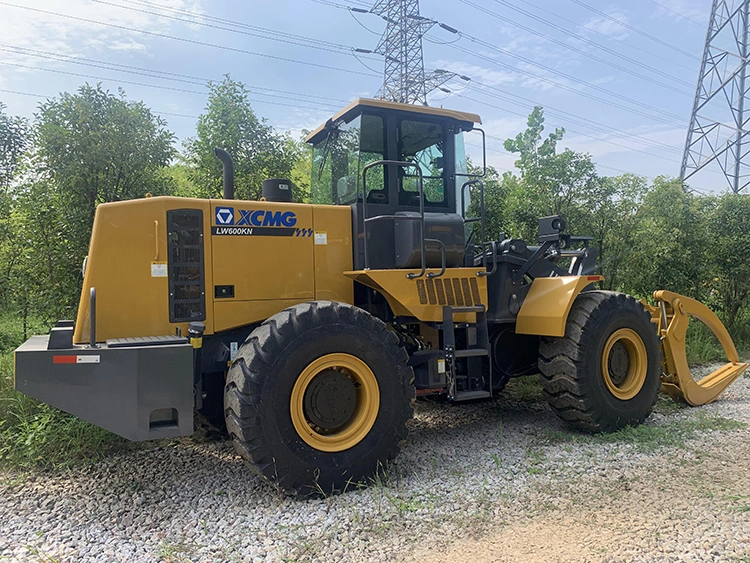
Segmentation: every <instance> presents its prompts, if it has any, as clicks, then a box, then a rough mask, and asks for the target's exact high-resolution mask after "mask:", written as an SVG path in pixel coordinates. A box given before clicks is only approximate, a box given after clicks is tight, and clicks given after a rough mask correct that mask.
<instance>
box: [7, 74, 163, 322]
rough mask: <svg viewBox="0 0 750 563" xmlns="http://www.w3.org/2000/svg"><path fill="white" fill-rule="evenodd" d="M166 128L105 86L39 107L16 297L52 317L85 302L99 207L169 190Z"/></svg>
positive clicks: (18, 205)
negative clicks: (86, 265) (85, 265)
mask: <svg viewBox="0 0 750 563" xmlns="http://www.w3.org/2000/svg"><path fill="white" fill-rule="evenodd" d="M173 139H174V136H173V134H172V133H171V132H170V131H169V130H168V129H167V127H166V123H165V122H164V121H163V120H162V119H161V118H159V117H158V116H155V115H154V114H153V113H152V112H151V110H149V109H148V108H147V107H146V106H145V105H144V104H143V103H141V102H133V101H129V100H128V99H127V98H126V97H125V94H124V92H123V91H122V90H120V91H119V93H118V94H117V95H114V94H111V93H110V92H108V91H106V90H104V89H102V87H101V86H100V85H97V86H90V85H88V84H86V85H84V86H81V87H80V88H79V89H78V91H77V93H75V94H70V93H63V94H61V95H60V96H59V97H58V98H56V99H50V100H47V101H45V102H43V103H42V104H41V105H40V106H39V111H38V113H37V114H36V122H35V126H34V130H33V135H32V141H33V143H34V147H33V151H32V154H33V161H32V164H33V166H30V171H33V174H31V173H30V174H29V178H26V179H25V182H24V183H22V184H19V185H18V186H17V187H16V188H14V193H13V200H14V209H13V213H12V214H11V216H12V217H13V222H14V223H13V225H14V226H13V229H14V233H15V238H14V240H13V241H10V242H9V243H8V244H6V247H5V255H6V260H7V256H8V253H10V254H12V255H13V256H14V258H13V259H12V261H10V262H6V264H12V267H11V268H10V270H8V271H9V272H10V273H9V275H10V277H13V278H15V279H18V280H22V284H21V285H20V286H18V287H15V289H14V295H15V297H14V300H15V301H17V302H21V304H22V306H23V307H24V309H26V308H27V307H31V308H32V310H33V311H36V312H39V313H43V314H46V312H49V314H50V315H53V314H57V313H58V312H59V311H61V310H65V308H66V307H70V306H71V305H73V304H74V303H75V302H76V300H77V298H78V289H77V283H78V281H79V277H80V276H79V275H78V272H80V267H81V263H82V261H83V258H84V256H85V255H86V252H87V249H88V244H89V239H90V236H91V227H92V224H93V218H94V212H95V210H96V206H97V205H98V204H100V203H104V202H109V201H119V200H126V199H132V198H137V197H143V196H144V195H145V194H146V193H152V194H154V195H159V194H165V193H169V192H170V191H171V189H172V185H173V184H172V181H171V179H170V177H169V176H168V175H167V174H165V173H164V167H165V166H166V165H167V164H168V163H169V162H170V160H171V159H172V158H173V157H174V156H175V154H176V153H175V150H174V147H173V146H172V142H173Z"/></svg>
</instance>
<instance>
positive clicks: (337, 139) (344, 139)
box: [310, 114, 388, 205]
mask: <svg viewBox="0 0 750 563" xmlns="http://www.w3.org/2000/svg"><path fill="white" fill-rule="evenodd" d="M384 159H385V137H384V131H383V120H382V118H381V117H380V116H377V115H368V114H364V115H358V116H357V117H355V118H354V119H352V120H351V121H349V122H348V123H343V124H341V125H338V126H337V127H335V128H333V129H331V131H330V132H329V134H328V136H327V137H326V138H325V139H324V140H322V141H320V142H319V143H317V144H316V145H315V146H314V147H313V165H312V168H313V169H312V185H311V194H310V199H311V201H312V203H326V204H331V203H333V204H337V205H348V204H351V203H354V202H355V201H357V197H358V196H359V195H360V194H361V193H362V169H363V168H364V167H365V166H366V165H367V164H369V163H371V162H375V161H377V160H384ZM386 184H387V182H386V176H385V174H384V170H383V167H382V166H375V167H373V168H371V169H370V170H369V171H368V173H367V194H368V195H367V198H368V201H374V202H377V203H387V202H388V191H387V185H386Z"/></svg>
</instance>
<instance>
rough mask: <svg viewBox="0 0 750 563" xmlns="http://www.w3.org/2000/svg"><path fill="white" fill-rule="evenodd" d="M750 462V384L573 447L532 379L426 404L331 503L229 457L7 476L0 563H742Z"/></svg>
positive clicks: (746, 555)
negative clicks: (383, 462) (370, 476)
mask: <svg viewBox="0 0 750 563" xmlns="http://www.w3.org/2000/svg"><path fill="white" fill-rule="evenodd" d="M749 445H750V379H747V378H742V379H740V380H739V381H738V382H736V383H735V384H734V385H733V386H732V387H731V388H730V389H729V390H728V391H727V392H726V393H725V394H724V395H723V396H722V398H721V399H720V400H719V401H718V402H716V403H714V404H712V405H708V406H705V407H701V408H697V409H692V408H677V407H676V406H674V405H673V404H672V403H671V401H669V400H668V399H666V398H664V399H660V401H659V403H658V404H657V409H656V412H655V413H654V415H652V417H651V418H650V419H649V421H648V423H647V424H646V425H644V426H642V427H640V428H639V429H636V430H632V431H628V432H623V433H621V434H617V435H613V436H608V437H591V436H585V435H582V434H578V433H574V432H570V431H568V430H566V429H565V427H564V426H563V425H562V423H560V422H559V421H558V420H557V418H556V417H555V416H554V415H553V414H552V413H551V412H550V410H549V409H548V408H547V406H546V404H545V403H544V402H543V400H542V399H541V395H540V391H539V388H538V386H537V385H536V383H535V379H530V378H524V379H521V380H515V381H512V382H511V384H510V385H509V387H508V390H507V392H506V393H504V394H503V396H502V397H500V398H498V399H496V400H494V401H493V402H488V403H487V402H486V403H477V404H470V405H447V404H440V403H431V402H422V403H419V404H418V406H417V412H416V418H415V421H414V425H413V427H412V434H411V435H410V437H409V440H408V442H407V445H406V446H405V448H404V450H403V452H402V454H401V455H400V456H399V458H398V459H397V461H396V462H395V463H394V465H393V467H392V468H390V470H389V472H388V474H387V475H383V476H382V478H380V479H376V482H375V483H374V484H373V485H372V486H371V487H369V488H366V489H362V490H355V491H351V492H348V493H346V494H343V495H339V496H336V497H333V498H327V499H318V500H294V499H289V498H285V497H284V496H282V495H280V494H279V493H277V492H276V491H275V490H274V489H273V488H272V487H270V486H268V485H266V484H265V483H263V482H261V481H260V479H259V478H258V477H256V476H255V475H254V474H253V473H252V472H250V471H249V470H248V469H247V467H246V466H245V465H244V464H243V462H242V461H241V460H240V459H239V458H238V457H237V456H236V455H235V454H234V453H233V450H232V448H231V445H230V444H229V443H228V442H223V441H222V442H217V441H213V442H211V441H208V442H201V441H198V440H181V441H177V442H171V443H164V444H161V445H159V447H156V448H155V449H143V450H138V451H135V452H131V453H128V454H123V455H120V456H116V457H113V458H110V459H109V460H107V461H105V462H101V463H98V464H96V465H93V466H89V467H86V468H81V469H76V470H73V471H69V472H66V473H59V474H38V473H34V474H26V475H15V474H12V473H7V472H6V473H0V499H2V502H1V503H0V561H23V562H25V561H45V562H52V561H56V562H61V563H62V562H111V561H128V562H131V561H135V562H144V563H146V562H148V563H151V562H181V561H191V562H213V561H217V562H218V561H237V562H240V561H242V562H245V561H268V562H272V561H273V562H276V561H320V562H326V563H329V562H338V561H405V560H406V561H408V560H414V561H427V562H431V563H438V562H448V561H451V562H454V561H457V562H463V561H465V562H471V563H482V562H485V561H486V562H490V561H493V562H504V561H518V562H524V563H525V562H531V563H533V562H537V561H538V562H547V561H549V562H553V561H554V562H568V561H570V562H573V561H575V562H592V563H593V562H597V563H599V562H602V563H604V562H608V563H614V562H623V563H624V562H628V563H630V562H646V561H648V562H653V561H674V562H677V561H679V562H691V561H701V562H702V561H712V562H713V561H721V562H737V563H750V456H748V452H749V451H750V449H749V448H748V446H749Z"/></svg>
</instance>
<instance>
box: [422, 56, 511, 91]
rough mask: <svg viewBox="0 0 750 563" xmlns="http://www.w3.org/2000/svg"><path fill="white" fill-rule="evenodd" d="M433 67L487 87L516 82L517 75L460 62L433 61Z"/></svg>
mask: <svg viewBox="0 0 750 563" xmlns="http://www.w3.org/2000/svg"><path fill="white" fill-rule="evenodd" d="M433 66H434V67H435V68H444V69H445V70H449V71H451V72H455V73H457V74H463V75H465V76H468V77H470V78H471V79H472V80H475V81H477V82H481V83H482V84H485V85H487V86H502V85H504V84H514V83H516V82H518V74H516V73H515V72H511V71H505V70H494V69H489V68H486V67H483V66H479V65H474V64H469V63H464V62H461V61H447V60H439V61H435V62H434V63H433Z"/></svg>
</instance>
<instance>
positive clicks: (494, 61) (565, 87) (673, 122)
mask: <svg viewBox="0 0 750 563" xmlns="http://www.w3.org/2000/svg"><path fill="white" fill-rule="evenodd" d="M451 47H453V48H454V49H457V50H459V51H461V52H463V53H466V54H469V55H473V56H475V57H477V58H480V59H482V60H485V61H487V62H490V63H492V64H494V65H497V66H500V67H503V68H506V69H508V70H511V71H512V72H515V73H518V74H523V75H526V76H529V77H531V78H534V79H536V80H539V81H541V82H546V83H548V84H551V85H553V86H555V87H557V88H560V89H562V90H567V91H568V92H572V93H574V94H576V95H579V96H584V97H586V98H589V99H591V100H595V101H597V102H600V103H603V104H606V105H608V106H612V107H616V108H618V109H621V110H624V111H627V112H630V113H635V114H637V115H640V116H642V117H646V118H648V119H652V120H654V121H659V122H661V123H667V124H669V125H674V126H677V127H682V124H679V123H677V121H676V120H678V119H682V118H681V116H678V115H675V114H670V113H669V112H665V111H664V110H660V109H659V108H656V107H654V106H650V105H648V104H644V103H643V102H639V101H637V100H633V99H632V98H628V97H627V96H622V95H620V94H617V93H615V92H610V91H609V90H606V89H603V88H599V87H595V86H594V85H591V86H592V87H594V88H595V89H601V90H604V91H605V92H606V93H608V94H610V95H613V96H614V97H616V98H620V99H624V100H625V101H627V102H629V103H631V104H633V105H637V106H640V107H644V108H646V109H649V110H651V111H652V112H657V113H662V114H666V115H667V116H669V117H671V118H673V119H666V118H663V117H659V116H655V115H653V114H650V113H645V112H643V111H640V110H637V109H633V108H629V107H627V106H624V105H622V104H618V103H617V102H613V101H611V100H606V99H604V98H601V97H599V96H595V95H593V94H590V93H588V92H584V91H582V90H580V89H577V88H573V87H572V86H568V85H567V84H563V83H562V82H557V81H555V80H551V79H549V78H545V77H543V76H539V75H538V74H534V73H532V72H529V71H527V70H524V69H520V68H517V67H514V66H512V65H509V64H506V63H502V62H500V61H498V60H497V59H494V58H492V57H489V56H487V55H483V54H481V53H478V52H476V51H472V50H470V49H466V48H465V47H462V46H461V45H451ZM577 82H578V83H582V82H583V81H577ZM585 84H587V83H585V82H584V85H585Z"/></svg>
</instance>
